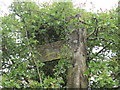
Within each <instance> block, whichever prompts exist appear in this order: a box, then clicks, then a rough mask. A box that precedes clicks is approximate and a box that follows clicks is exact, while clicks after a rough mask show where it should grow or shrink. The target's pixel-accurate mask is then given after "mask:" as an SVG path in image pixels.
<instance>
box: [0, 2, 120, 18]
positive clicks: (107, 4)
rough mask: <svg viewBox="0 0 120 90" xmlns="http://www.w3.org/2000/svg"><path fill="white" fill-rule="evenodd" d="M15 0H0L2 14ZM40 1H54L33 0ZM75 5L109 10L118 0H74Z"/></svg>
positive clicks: (0, 12)
mask: <svg viewBox="0 0 120 90" xmlns="http://www.w3.org/2000/svg"><path fill="white" fill-rule="evenodd" d="M12 1H13V0H0V15H2V16H3V15H5V13H8V9H7V7H8V6H9V5H10V4H11V3H12ZM33 1H36V2H39V3H43V2H52V0H33ZM72 1H73V2H74V5H75V6H80V7H82V8H83V7H84V8H85V9H86V10H88V11H89V10H90V8H91V9H94V11H93V12H96V11H97V10H100V8H101V9H102V10H106V9H107V10H109V9H111V8H114V7H115V6H117V2H118V1H117V0H72Z"/></svg>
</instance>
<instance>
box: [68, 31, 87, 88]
mask: <svg viewBox="0 0 120 90" xmlns="http://www.w3.org/2000/svg"><path fill="white" fill-rule="evenodd" d="M85 38H86V30H85V29H77V30H74V32H73V33H72V34H71V35H70V48H71V50H72V51H73V56H72V64H73V67H71V68H69V70H68V81H67V86H68V88H86V89H87V87H88V81H87V77H86V76H85V75H84V72H85V71H86V69H87V65H86V54H87V51H86V39H85Z"/></svg>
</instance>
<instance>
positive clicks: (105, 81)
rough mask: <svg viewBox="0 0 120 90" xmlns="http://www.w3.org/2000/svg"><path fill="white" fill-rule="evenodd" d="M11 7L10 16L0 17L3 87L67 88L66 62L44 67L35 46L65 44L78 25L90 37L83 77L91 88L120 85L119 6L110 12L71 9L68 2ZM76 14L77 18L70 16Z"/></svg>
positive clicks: (19, 4) (24, 4)
mask: <svg viewBox="0 0 120 90" xmlns="http://www.w3.org/2000/svg"><path fill="white" fill-rule="evenodd" d="M10 9H11V13H10V14H9V15H8V16H5V17H1V20H2V24H1V27H2V61H1V62H2V70H3V71H2V77H3V78H2V86H3V87H9V88H11V87H16V88H22V87H32V88H35V87H43V88H58V87H61V88H63V87H66V77H67V75H66V72H67V68H68V67H70V66H71V65H70V64H69V59H70V58H69V59H62V58H61V59H60V60H56V61H55V62H54V61H51V64H50V62H48V63H43V62H42V61H41V60H40V59H39V58H38V57H39V56H40V55H41V54H40V53H39V52H38V51H37V47H38V46H39V45H44V44H46V43H51V42H55V41H59V40H65V41H66V40H67V37H66V36H67V35H68V34H69V33H71V32H72V31H73V29H74V28H82V27H85V28H86V29H87V34H88V35H89V37H88V38H87V45H88V48H87V50H88V57H87V60H88V61H87V62H88V67H89V69H88V72H86V73H85V74H86V75H88V78H89V83H90V87H98V88H99V87H106V88H108V87H110V88H113V87H118V86H119V85H120V78H119V75H120V69H119V68H120V62H119V61H120V51H119V48H120V38H119V36H120V34H119V33H120V31H119V27H118V20H117V17H118V14H117V12H118V10H119V9H118V8H117V9H116V10H111V11H110V12H109V13H91V12H86V11H85V10H81V9H79V8H74V7H73V5H72V2H58V3H57V2H56V3H53V4H51V5H49V4H43V5H42V6H38V5H36V3H35V2H14V3H12V5H11V6H10ZM80 13H81V17H80V18H79V19H78V18H74V17H77V16H76V15H77V14H80ZM78 23H80V24H78ZM91 32H92V34H91ZM101 48H102V49H101ZM63 53H64V52H63ZM49 64H50V65H51V66H50V65H49ZM48 72H50V73H51V74H50V73H48ZM93 78H94V79H93Z"/></svg>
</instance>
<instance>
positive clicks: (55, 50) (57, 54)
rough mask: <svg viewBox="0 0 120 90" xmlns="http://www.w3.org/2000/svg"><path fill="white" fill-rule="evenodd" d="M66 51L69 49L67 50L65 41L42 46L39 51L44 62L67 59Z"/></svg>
mask: <svg viewBox="0 0 120 90" xmlns="http://www.w3.org/2000/svg"><path fill="white" fill-rule="evenodd" d="M66 50H67V48H65V42H64V41H56V42H53V43H49V44H45V45H40V46H39V47H38V51H39V52H40V54H41V55H40V57H39V59H40V60H41V61H43V62H46V61H51V60H56V59H60V58H63V57H65V54H66V53H67V52H66ZM63 51H64V52H63ZM64 53H65V54H64ZM63 54H64V55H63Z"/></svg>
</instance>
